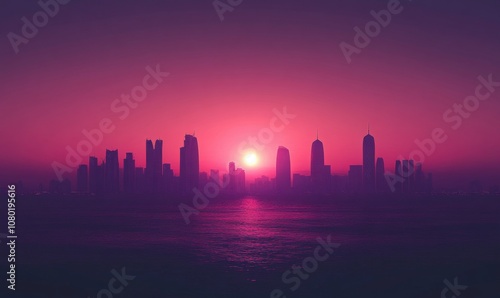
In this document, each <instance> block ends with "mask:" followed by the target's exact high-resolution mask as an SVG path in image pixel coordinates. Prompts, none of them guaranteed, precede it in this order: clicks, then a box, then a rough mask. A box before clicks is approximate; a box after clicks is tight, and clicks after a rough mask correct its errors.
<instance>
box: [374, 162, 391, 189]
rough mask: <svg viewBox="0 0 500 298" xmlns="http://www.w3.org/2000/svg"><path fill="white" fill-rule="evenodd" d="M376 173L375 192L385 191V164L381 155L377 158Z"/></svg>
mask: <svg viewBox="0 0 500 298" xmlns="http://www.w3.org/2000/svg"><path fill="white" fill-rule="evenodd" d="M375 175H376V184H377V185H376V188H377V192H379V193H380V192H386V191H387V186H388V185H387V182H386V181H385V176H384V175H385V166H384V159H383V158H382V157H379V158H377V166H376V169H375Z"/></svg>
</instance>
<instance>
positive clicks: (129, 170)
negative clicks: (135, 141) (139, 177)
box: [123, 152, 135, 194]
mask: <svg viewBox="0 0 500 298" xmlns="http://www.w3.org/2000/svg"><path fill="white" fill-rule="evenodd" d="M123 190H124V191H125V192H126V193H129V194H132V193H134V192H135V160H134V155H133V154H132V152H127V153H126V158H125V159H124V160H123Z"/></svg>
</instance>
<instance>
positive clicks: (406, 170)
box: [401, 159, 410, 193]
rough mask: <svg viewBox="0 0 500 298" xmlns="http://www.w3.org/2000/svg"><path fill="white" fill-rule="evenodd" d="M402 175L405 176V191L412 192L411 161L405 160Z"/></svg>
mask: <svg viewBox="0 0 500 298" xmlns="http://www.w3.org/2000/svg"><path fill="white" fill-rule="evenodd" d="M401 176H402V178H403V193H409V192H410V161H409V160H407V159H405V160H403V165H402V167H401Z"/></svg>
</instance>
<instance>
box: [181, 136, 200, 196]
mask: <svg viewBox="0 0 500 298" xmlns="http://www.w3.org/2000/svg"><path fill="white" fill-rule="evenodd" d="M180 156H181V160H180V177H179V179H180V183H181V190H182V193H183V194H189V193H192V190H193V188H195V187H198V185H199V175H200V162H199V155H198V140H197V139H196V137H195V136H193V135H185V138H184V147H181V149H180Z"/></svg>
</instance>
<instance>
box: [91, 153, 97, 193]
mask: <svg viewBox="0 0 500 298" xmlns="http://www.w3.org/2000/svg"><path fill="white" fill-rule="evenodd" d="M98 179H99V164H98V161H97V157H95V156H89V192H90V193H93V194H96V193H97V181H98Z"/></svg>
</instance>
